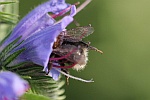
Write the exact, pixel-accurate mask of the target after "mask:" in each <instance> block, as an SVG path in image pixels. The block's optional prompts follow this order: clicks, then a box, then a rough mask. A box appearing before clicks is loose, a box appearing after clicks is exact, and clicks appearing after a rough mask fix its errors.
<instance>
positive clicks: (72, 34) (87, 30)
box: [64, 25, 94, 42]
mask: <svg viewBox="0 0 150 100" xmlns="http://www.w3.org/2000/svg"><path fill="white" fill-rule="evenodd" d="M93 32H94V28H93V27H91V26H90V25H89V26H83V27H77V28H74V29H70V30H67V32H66V33H67V34H66V35H65V36H64V39H65V40H68V41H71V42H78V41H81V40H82V39H83V38H85V37H87V36H88V35H90V34H92V33H93Z"/></svg>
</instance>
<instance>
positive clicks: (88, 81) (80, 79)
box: [54, 67, 94, 83]
mask: <svg viewBox="0 0 150 100" xmlns="http://www.w3.org/2000/svg"><path fill="white" fill-rule="evenodd" d="M54 69H55V70H57V71H58V72H60V73H61V74H63V75H65V76H67V77H70V78H72V79H75V80H78V81H81V82H86V83H91V82H94V81H93V79H91V80H85V79H82V78H78V77H75V76H72V75H69V74H67V73H65V72H63V71H61V70H59V69H58V68H55V67H54Z"/></svg>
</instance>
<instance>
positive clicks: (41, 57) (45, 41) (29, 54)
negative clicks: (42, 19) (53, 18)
mask: <svg viewBox="0 0 150 100" xmlns="http://www.w3.org/2000/svg"><path fill="white" fill-rule="evenodd" d="M72 21H73V18H72V16H65V17H64V18H63V19H62V22H60V23H57V24H55V25H53V26H49V27H47V28H45V29H44V30H41V31H39V32H37V33H35V34H33V35H32V36H31V37H29V38H27V39H26V40H25V41H24V42H23V43H22V44H21V45H20V46H19V47H17V48H16V49H14V51H16V50H19V49H22V48H25V49H26V50H25V51H24V52H23V53H22V54H20V55H19V57H18V58H17V59H16V60H15V61H14V64H15V63H20V62H25V61H31V62H33V63H35V64H38V65H41V66H44V68H46V66H47V64H48V61H49V56H50V54H51V52H52V46H53V43H54V42H55V40H56V38H57V36H58V35H59V34H60V32H61V31H62V30H64V29H65V28H66V27H67V25H68V24H70V23H71V22H72ZM12 53H13V51H12Z"/></svg>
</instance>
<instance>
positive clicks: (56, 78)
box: [48, 68, 60, 81]
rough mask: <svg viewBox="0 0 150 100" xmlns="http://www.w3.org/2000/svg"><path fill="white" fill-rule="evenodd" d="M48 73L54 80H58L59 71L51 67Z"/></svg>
mask: <svg viewBox="0 0 150 100" xmlns="http://www.w3.org/2000/svg"><path fill="white" fill-rule="evenodd" d="M59 70H60V69H59ZM48 75H49V76H51V77H52V78H53V79H54V80H55V81H58V79H59V75H60V73H59V72H58V71H57V70H55V69H54V68H52V69H51V70H50V72H49V74H48Z"/></svg>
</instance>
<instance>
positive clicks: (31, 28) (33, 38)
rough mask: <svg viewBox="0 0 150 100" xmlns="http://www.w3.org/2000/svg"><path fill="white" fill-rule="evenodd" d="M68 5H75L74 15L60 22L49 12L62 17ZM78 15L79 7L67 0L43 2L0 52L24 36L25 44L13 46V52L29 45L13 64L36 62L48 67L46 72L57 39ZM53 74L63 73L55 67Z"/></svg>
mask: <svg viewBox="0 0 150 100" xmlns="http://www.w3.org/2000/svg"><path fill="white" fill-rule="evenodd" d="M68 8H71V13H70V15H68V16H65V17H64V18H62V20H61V21H60V22H58V23H57V22H56V21H55V19H54V18H53V17H52V16H50V15H49V14H48V12H52V13H54V15H57V14H58V15H59V16H60V15H63V14H65V13H66V12H67V11H68ZM75 14H76V7H75V6H74V5H70V4H66V3H65V0H51V1H48V2H46V3H44V4H41V5H39V6H38V7H36V8H35V9H34V10H32V11H31V12H30V13H29V14H28V15H27V16H25V17H24V18H23V19H22V20H21V21H20V22H19V23H18V25H17V26H16V27H15V28H14V30H13V31H12V33H11V35H10V36H9V37H8V38H7V39H6V41H5V42H4V43H3V45H2V46H1V47H0V51H1V50H3V48H4V47H5V46H6V45H8V44H9V43H11V42H12V41H13V40H15V39H16V38H18V37H20V36H21V39H20V41H19V42H21V41H22V40H24V41H23V43H22V44H21V45H19V46H18V47H16V48H15V49H13V50H12V51H11V52H10V54H13V53H14V52H15V51H17V50H20V49H22V48H25V51H23V52H22V53H21V54H20V55H19V56H18V57H17V58H16V59H15V60H14V61H13V62H12V63H11V64H10V66H11V65H15V64H18V63H21V62H33V63H35V64H38V65H41V66H44V71H46V70H47V64H48V61H49V57H50V55H51V52H52V50H53V49H52V47H53V43H54V42H55V41H56V38H57V36H58V35H59V34H60V33H61V32H62V31H63V30H64V29H65V28H66V27H67V26H68V24H70V23H71V22H72V21H73V16H74V15H75ZM19 42H18V43H19ZM54 74H55V75H54ZM50 76H52V77H53V79H58V76H59V72H57V71H55V69H52V70H51V72H50Z"/></svg>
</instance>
